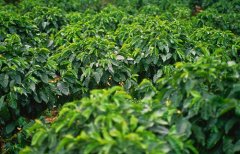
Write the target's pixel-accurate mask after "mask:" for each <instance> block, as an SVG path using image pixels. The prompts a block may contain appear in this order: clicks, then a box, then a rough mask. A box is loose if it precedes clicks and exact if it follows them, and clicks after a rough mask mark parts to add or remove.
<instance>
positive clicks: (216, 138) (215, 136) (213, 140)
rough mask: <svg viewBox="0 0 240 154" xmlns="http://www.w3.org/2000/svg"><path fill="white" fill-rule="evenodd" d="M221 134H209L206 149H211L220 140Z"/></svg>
mask: <svg viewBox="0 0 240 154" xmlns="http://www.w3.org/2000/svg"><path fill="white" fill-rule="evenodd" d="M221 137H222V134H221V132H216V133H211V134H210V136H209V138H208V140H207V148H208V149H211V148H213V147H214V146H215V145H216V144H217V142H218V141H219V140H220V139H221Z"/></svg>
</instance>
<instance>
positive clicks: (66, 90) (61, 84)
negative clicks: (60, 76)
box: [57, 82, 70, 95]
mask: <svg viewBox="0 0 240 154" xmlns="http://www.w3.org/2000/svg"><path fill="white" fill-rule="evenodd" d="M57 88H58V90H59V91H60V92H61V93H63V94H64V95H69V94H70V92H69V86H68V85H67V83H64V82H58V83H57Z"/></svg>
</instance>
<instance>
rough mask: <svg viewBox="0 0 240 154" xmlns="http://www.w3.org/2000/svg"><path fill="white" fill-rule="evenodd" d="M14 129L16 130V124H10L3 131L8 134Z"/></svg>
mask: <svg viewBox="0 0 240 154" xmlns="http://www.w3.org/2000/svg"><path fill="white" fill-rule="evenodd" d="M15 128H16V123H15V122H12V123H10V124H8V125H7V126H6V128H5V131H6V133H7V134H10V133H12V132H13V131H14V129H15Z"/></svg>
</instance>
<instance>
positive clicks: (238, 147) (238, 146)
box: [233, 140, 240, 152]
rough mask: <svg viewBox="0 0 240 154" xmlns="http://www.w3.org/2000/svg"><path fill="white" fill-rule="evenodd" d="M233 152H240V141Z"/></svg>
mask: <svg viewBox="0 0 240 154" xmlns="http://www.w3.org/2000/svg"><path fill="white" fill-rule="evenodd" d="M233 151H234V152H240V140H238V141H237V142H236V143H235V144H234V148H233Z"/></svg>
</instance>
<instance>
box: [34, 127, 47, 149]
mask: <svg viewBox="0 0 240 154" xmlns="http://www.w3.org/2000/svg"><path fill="white" fill-rule="evenodd" d="M47 136H48V135H47V133H46V132H45V131H44V130H40V131H39V132H37V133H36V134H35V135H34V136H33V138H32V143H31V145H32V146H35V145H41V144H42V142H43V141H44V139H45V138H46V137H47Z"/></svg>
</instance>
